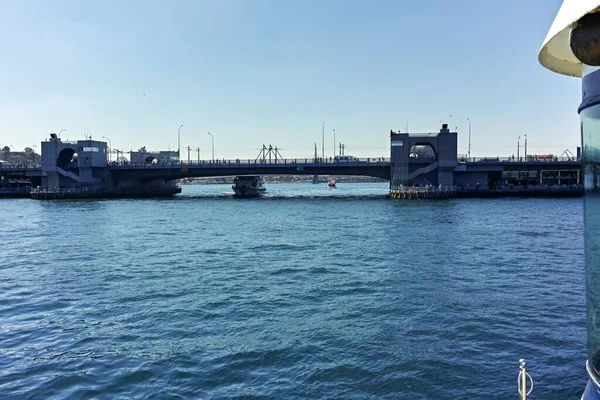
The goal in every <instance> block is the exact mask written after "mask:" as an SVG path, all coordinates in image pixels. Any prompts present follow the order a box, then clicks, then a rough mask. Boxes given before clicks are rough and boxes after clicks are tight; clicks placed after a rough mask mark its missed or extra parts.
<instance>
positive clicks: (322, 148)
mask: <svg viewBox="0 0 600 400" xmlns="http://www.w3.org/2000/svg"><path fill="white" fill-rule="evenodd" d="M321 134H322V135H323V138H322V140H323V144H322V145H321V157H323V160H322V161H325V121H323V128H322V130H321Z"/></svg>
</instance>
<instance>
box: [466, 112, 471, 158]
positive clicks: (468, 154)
mask: <svg viewBox="0 0 600 400" xmlns="http://www.w3.org/2000/svg"><path fill="white" fill-rule="evenodd" d="M467 121H468V122H469V150H468V152H467V159H469V160H470V159H471V119H470V118H467Z"/></svg>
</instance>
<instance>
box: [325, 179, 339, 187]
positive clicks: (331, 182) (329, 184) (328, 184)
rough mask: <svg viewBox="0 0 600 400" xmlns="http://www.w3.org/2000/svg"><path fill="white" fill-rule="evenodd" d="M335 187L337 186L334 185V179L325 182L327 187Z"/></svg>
mask: <svg viewBox="0 0 600 400" xmlns="http://www.w3.org/2000/svg"><path fill="white" fill-rule="evenodd" d="M336 188H337V186H335V181H334V180H331V181H329V182H327V189H336Z"/></svg>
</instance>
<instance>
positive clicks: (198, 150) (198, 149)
mask: <svg viewBox="0 0 600 400" xmlns="http://www.w3.org/2000/svg"><path fill="white" fill-rule="evenodd" d="M196 151H197V152H198V165H200V147H198V148H197V149H196Z"/></svg>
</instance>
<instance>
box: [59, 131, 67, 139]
mask: <svg viewBox="0 0 600 400" xmlns="http://www.w3.org/2000/svg"><path fill="white" fill-rule="evenodd" d="M64 131H66V129H61V130H60V131H58V138H59V139H60V134H61V133H63V132H64Z"/></svg>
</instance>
